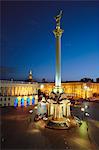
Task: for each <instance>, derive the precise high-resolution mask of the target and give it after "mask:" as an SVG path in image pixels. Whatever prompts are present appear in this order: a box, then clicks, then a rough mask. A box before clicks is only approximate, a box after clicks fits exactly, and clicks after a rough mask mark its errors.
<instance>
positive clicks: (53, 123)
mask: <svg viewBox="0 0 99 150" xmlns="http://www.w3.org/2000/svg"><path fill="white" fill-rule="evenodd" d="M45 127H46V128H50V129H69V128H70V126H69V124H68V123H67V121H66V118H62V120H60V119H58V120H53V119H50V120H49V121H48V122H47V124H46V126H45Z"/></svg>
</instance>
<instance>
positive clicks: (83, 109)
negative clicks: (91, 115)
mask: <svg viewBox="0 0 99 150" xmlns="http://www.w3.org/2000/svg"><path fill="white" fill-rule="evenodd" d="M81 111H82V120H83V119H84V112H85V108H84V107H82V108H81Z"/></svg>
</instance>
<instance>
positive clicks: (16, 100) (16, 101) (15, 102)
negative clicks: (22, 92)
mask: <svg viewBox="0 0 99 150" xmlns="http://www.w3.org/2000/svg"><path fill="white" fill-rule="evenodd" d="M17 106H18V98H16V99H15V100H14V107H17Z"/></svg>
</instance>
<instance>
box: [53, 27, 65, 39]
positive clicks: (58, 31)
mask: <svg viewBox="0 0 99 150" xmlns="http://www.w3.org/2000/svg"><path fill="white" fill-rule="evenodd" d="M63 32H64V30H62V29H60V28H56V29H55V30H54V31H53V33H54V35H55V37H61V36H62V33H63Z"/></svg>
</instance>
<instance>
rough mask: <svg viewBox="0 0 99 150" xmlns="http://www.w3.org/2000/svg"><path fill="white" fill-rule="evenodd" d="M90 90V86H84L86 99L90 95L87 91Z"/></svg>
mask: <svg viewBox="0 0 99 150" xmlns="http://www.w3.org/2000/svg"><path fill="white" fill-rule="evenodd" d="M88 90H89V87H88V86H86V85H85V86H84V91H85V96H84V97H85V99H87V97H88V95H87V91H88Z"/></svg>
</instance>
